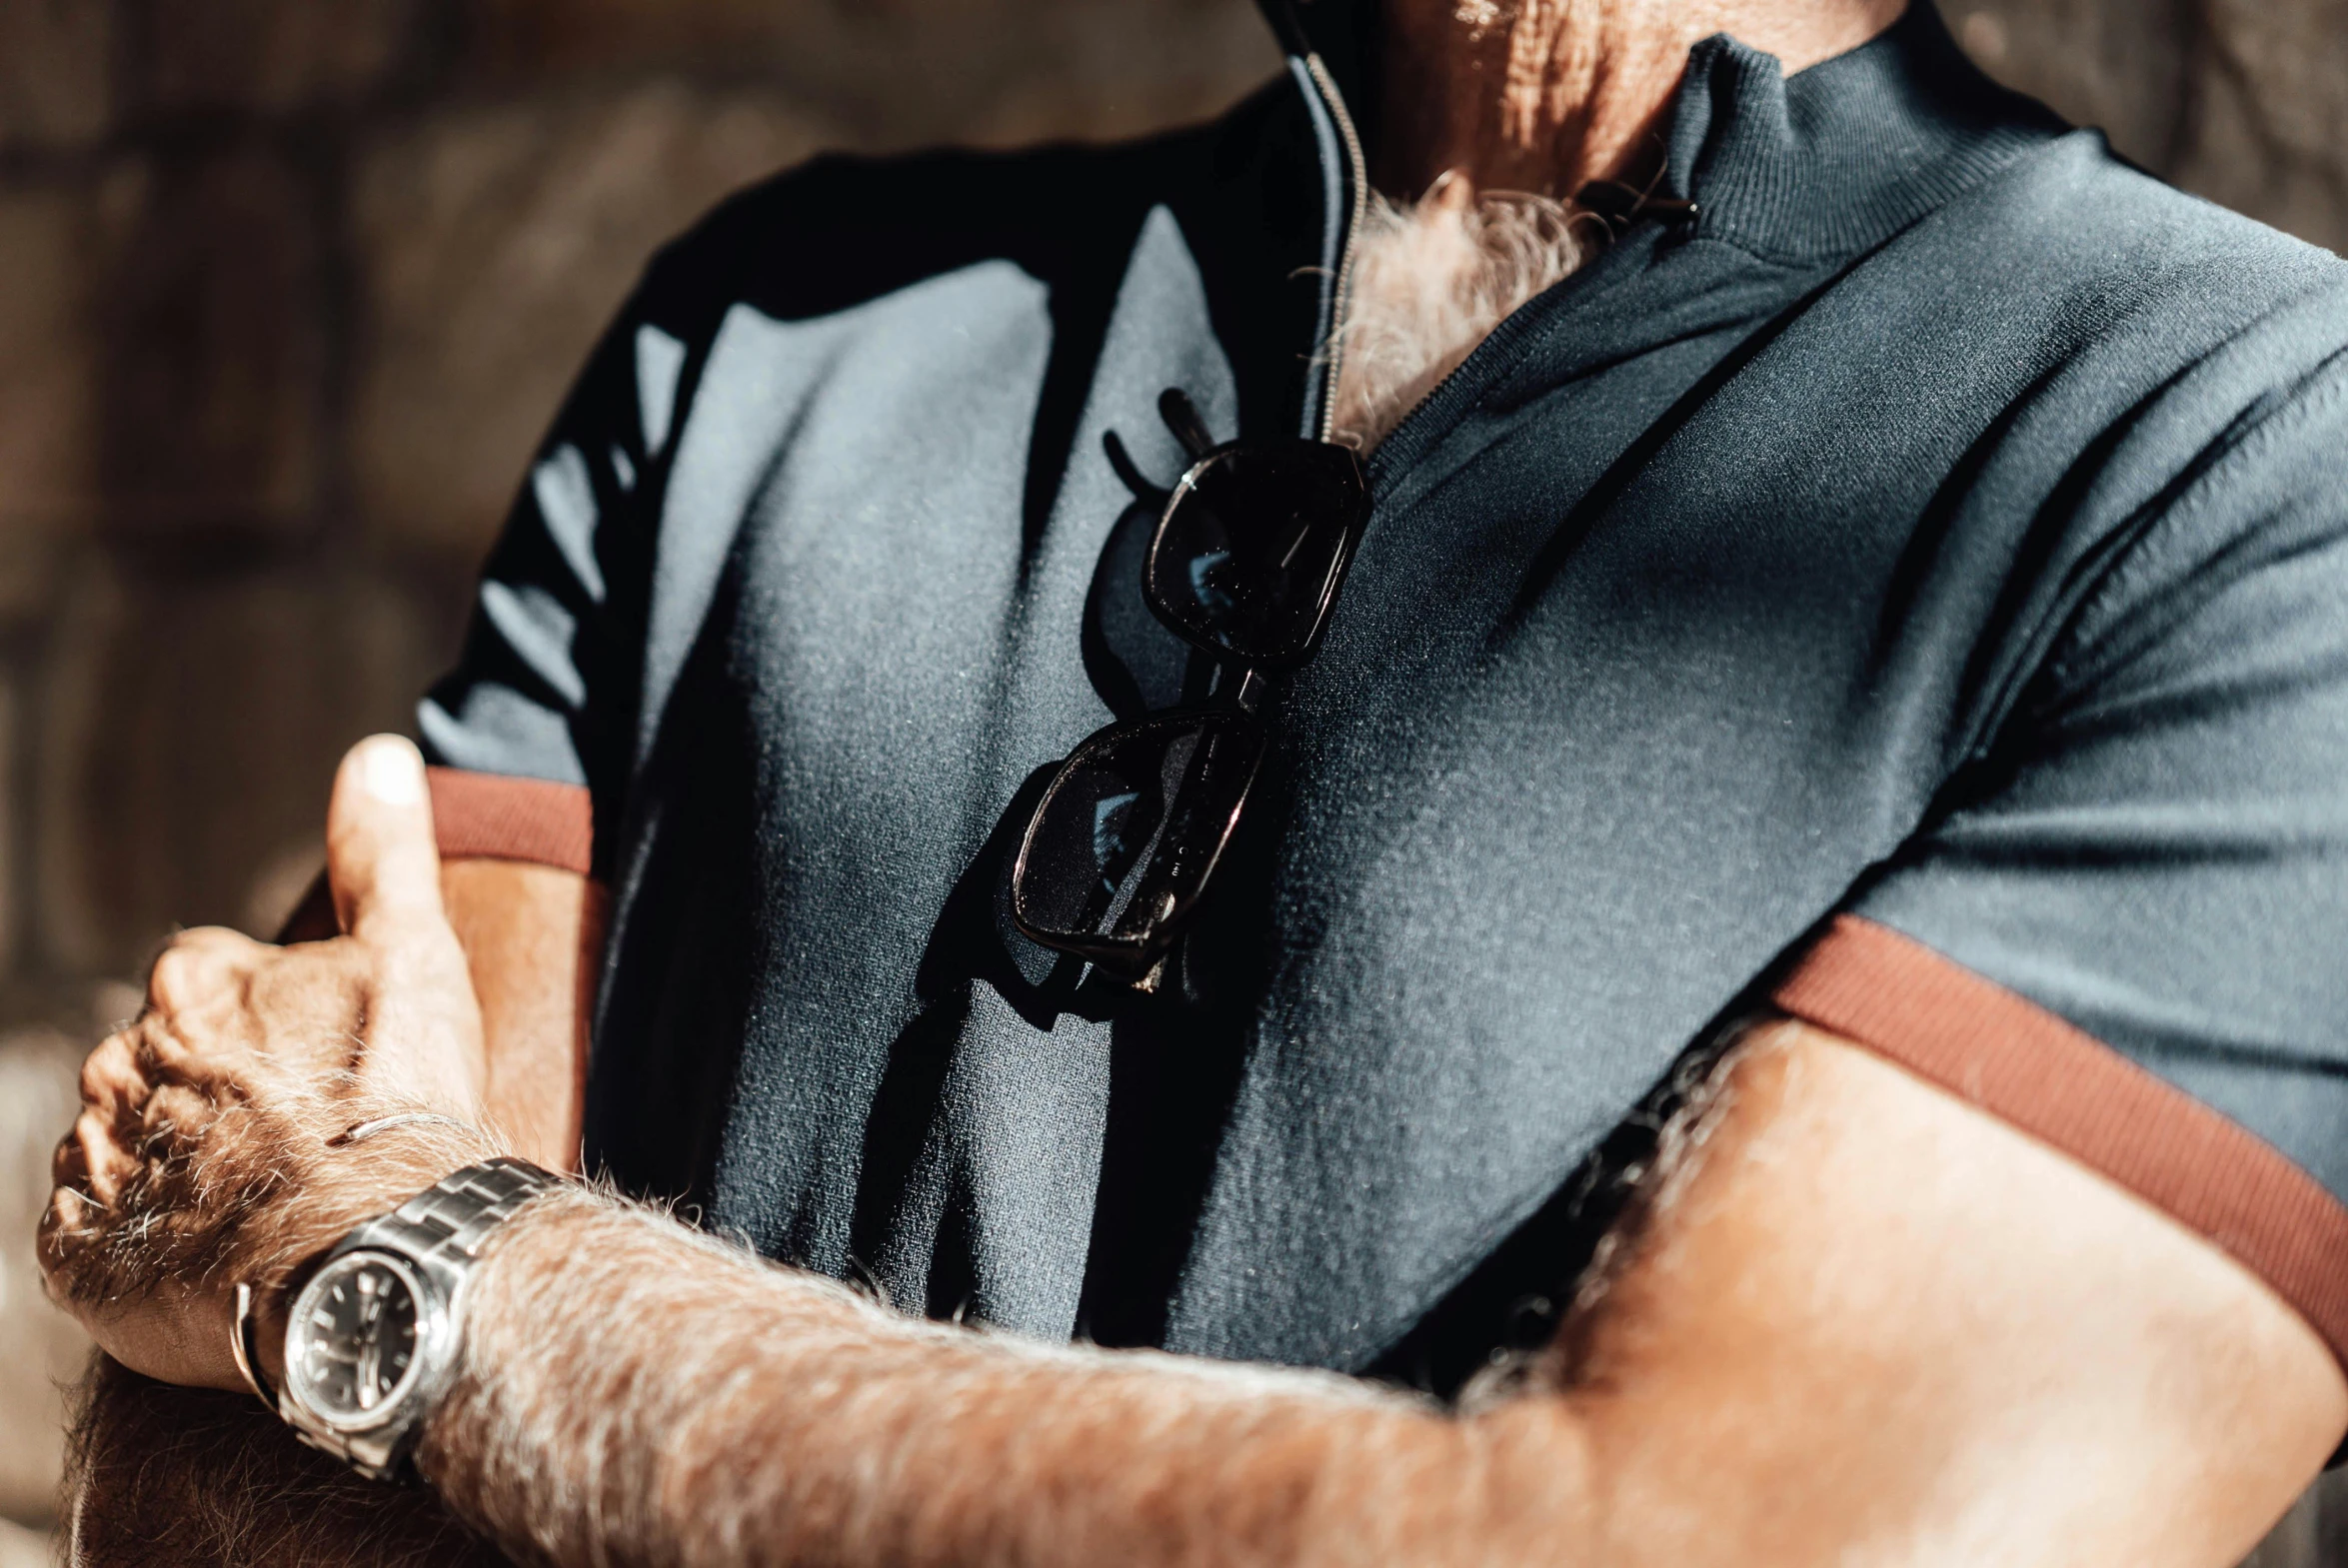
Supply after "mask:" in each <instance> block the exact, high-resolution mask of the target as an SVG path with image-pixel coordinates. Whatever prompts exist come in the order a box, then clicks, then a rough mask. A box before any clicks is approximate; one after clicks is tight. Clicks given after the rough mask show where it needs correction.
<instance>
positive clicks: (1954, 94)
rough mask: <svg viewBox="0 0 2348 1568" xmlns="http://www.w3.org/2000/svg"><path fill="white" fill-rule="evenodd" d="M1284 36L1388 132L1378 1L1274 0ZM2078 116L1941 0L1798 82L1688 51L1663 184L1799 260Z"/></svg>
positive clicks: (1909, 209)
mask: <svg viewBox="0 0 2348 1568" xmlns="http://www.w3.org/2000/svg"><path fill="white" fill-rule="evenodd" d="M1263 7H1264V11H1265V13H1266V15H1267V16H1268V17H1269V18H1270V20H1271V22H1272V25H1273V28H1274V30H1275V31H1276V32H1278V34H1279V36H1280V39H1281V41H1282V45H1283V47H1285V48H1287V49H1288V50H1289V52H1290V53H1292V54H1299V55H1300V54H1302V53H1305V52H1311V53H1315V54H1318V55H1319V56H1320V57H1321V59H1322V60H1323V61H1324V63H1325V64H1326V65H1327V66H1328V69H1329V73H1330V75H1331V77H1332V78H1333V79H1334V81H1335V82H1336V85H1337V87H1338V89H1339V91H1340V92H1342V93H1343V94H1344V96H1345V98H1346V100H1347V102H1348V104H1349V105H1350V106H1352V108H1353V109H1354V110H1355V111H1356V115H1357V118H1360V119H1362V120H1363V121H1364V122H1365V125H1364V129H1365V131H1366V133H1367V134H1368V135H1369V136H1371V137H1372V138H1374V135H1375V129H1374V123H1373V119H1374V116H1373V111H1374V108H1375V106H1374V104H1373V103H1372V102H1371V101H1370V100H1369V96H1368V94H1369V89H1370V85H1371V81H1370V78H1371V73H1370V71H1369V69H1368V66H1369V62H1370V59H1371V56H1372V54H1373V53H1374V41H1375V34H1376V6H1375V4H1374V3H1373V0H1263ZM2065 129H2066V127H2065V126H2064V125H2063V123H2062V122H2061V121H2060V120H2058V119H2056V118H2055V116H2054V115H2052V114H2051V113H2049V112H2048V111H2047V110H2046V109H2044V108H2042V107H2041V106H2039V105H2038V104H2036V103H2033V102H2031V101H2030V100H2029V99H2026V98H2023V97H2021V96H2019V95H2018V94H2014V93H2011V92H2008V91H2006V90H2005V89H2004V88H2001V87H1999V86H1997V85H1996V84H1995V83H1994V82H1992V81H1990V80H1989V79H1988V78H1987V77H1986V76H1983V75H1982V74H1981V72H1980V71H1979V70H1977V69H1976V68H1975V67H1974V66H1973V64H1972V62H1971V61H1969V60H1968V59H1966V58H1965V56H1964V53H1963V51H1961V50H1960V49H1958V48H1957V46H1956V43H1955V41H1954V40H1953V39H1951V38H1950V37H1949V34H1948V29H1947V28H1946V26H1944V25H1943V24H1942V22H1941V19H1940V13H1939V12H1938V11H1937V10H1936V9H1935V8H1934V6H1933V3H1932V0H1911V3H1910V5H1909V6H1908V9H1907V12H1906V14H1905V15H1904V16H1902V17H1901V18H1900V20H1899V21H1898V22H1896V23H1894V24H1893V25H1892V26H1891V28H1890V29H1888V30H1887V31H1885V32H1884V33H1882V34H1880V35H1878V36H1877V37H1875V38H1874V39H1872V40H1870V41H1869V42H1867V43H1865V44H1862V45H1861V46H1859V47H1858V48H1857V49H1854V50H1852V51H1850V52H1849V53H1847V54H1842V55H1838V56H1836V57H1835V58H1834V59H1831V60H1827V61H1825V62H1823V63H1821V64H1818V65H1814V66H1812V67H1810V68H1809V69H1807V70H1805V71H1801V72H1798V73H1796V74H1795V75H1794V76H1792V77H1791V78H1788V77H1786V76H1785V75H1784V74H1783V72H1782V71H1781V69H1780V67H1779V65H1778V62H1777V60H1776V58H1775V57H1774V56H1771V55H1765V54H1762V53H1761V52H1760V51H1758V50H1756V49H1752V48H1749V47H1748V46H1746V45H1744V44H1741V43H1739V42H1737V41H1736V40H1735V39H1734V38H1732V37H1730V36H1728V35H1726V34H1720V35H1717V36H1714V37H1712V38H1708V39H1706V40H1704V41H1703V42H1702V43H1699V44H1697V45H1696V46H1695V48H1694V49H1693V50H1692V51H1690V53H1689V56H1688V66H1687V74H1686V75H1685V76H1684V77H1683V78H1682V79H1681V82H1680V87H1679V94H1678V99H1677V103H1676V106H1675V109H1674V112H1673V115H1672V118H1671V125H1670V133H1669V134H1670V140H1669V145H1668V149H1667V162H1666V167H1665V172H1664V176H1663V189H1662V191H1661V193H1660V194H1664V195H1669V196H1673V197H1676V198H1679V199H1681V200H1689V201H1694V202H1695V203H1696V204H1697V205H1698V207H1699V209H1700V213H1701V216H1700V217H1699V218H1698V220H1697V232H1698V233H1699V234H1700V235H1702V236H1704V237H1706V238H1710V239H1717V240H1723V241H1726V242H1728V243H1730V244H1733V245H1737V246H1740V247H1742V248H1744V249H1746V250H1749V251H1752V252H1754V253H1756V254H1759V255H1763V256H1767V257H1770V258H1772V259H1777V260H1784V261H1790V262H1801V261H1811V260H1819V259H1824V258H1828V257H1833V256H1838V255H1847V254H1849V253H1851V252H1853V251H1857V250H1862V249H1864V248H1866V247H1867V246H1870V245H1872V244H1874V243H1876V242H1877V241H1879V240H1881V239H1883V238H1885V237H1886V236H1888V235H1890V234H1892V233H1895V232H1897V231H1898V230H1899V229H1900V228H1902V227H1904V226H1905V225H1907V224H1909V223H1912V222H1914V221H1915V220H1916V219H1917V218H1919V217H1921V216H1923V215H1924V214H1925V213H1927V212H1930V211H1931V210H1932V209H1933V208H1935V207H1937V206H1939V205H1940V204H1942V203H1943V202H1945V201H1947V200H1948V199H1949V198H1950V197H1952V196H1954V195H1955V194H1956V193H1957V192H1959V191H1961V190H1964V189H1966V188H1967V187H1969V186H1971V185H1973V184H1975V183H1977V182H1978V181H1979V180H1981V179H1983V178H1984V177H1986V176H1987V175H1989V174H1990V173H1992V172H1994V171H1995V170H1997V169H1999V168H2001V167H2003V166H2004V165H2005V164H2007V163H2008V162H2010V161H2011V160H2012V159H2013V158H2014V157H2016V156H2017V155H2018V154H2020V153H2022V152H2025V151H2027V150H2029V149H2030V148H2032V147H2035V146H2039V145H2041V144H2043V143H2044V142H2045V141H2046V140H2047V139H2048V138H2049V137H2051V136H2055V135H2059V134H2060V133H2061V132H2062V131H2063V130H2065Z"/></svg>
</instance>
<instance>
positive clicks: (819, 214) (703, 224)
mask: <svg viewBox="0 0 2348 1568" xmlns="http://www.w3.org/2000/svg"><path fill="white" fill-rule="evenodd" d="M1253 104H1254V101H1253V100H1250V103H1249V104H1247V105H1242V106H1241V108H1240V109H1239V110H1237V111H1234V113H1233V115H1232V116H1230V117H1226V119H1225V120H1223V121H1220V122H1216V123H1214V124H1210V125H1204V126H1196V127H1188V128H1184V129H1180V130H1176V131H1173V132H1169V133H1165V134H1161V135H1157V136H1152V137H1149V138H1145V139H1139V140H1133V141H1127V142H1119V143H1109V144H1079V143H1062V144H1054V145H1046V146H1039V147H1031V148H1022V149H1016V150H1008V151H988V150H974V149H963V148H942V149H933V150H925V151H919V152H913V153H906V154H899V155H894V156H885V157H873V156H860V155H853V154H846V153H836V154H827V155H824V156H821V157H818V158H816V159H814V160H812V161H810V162H808V163H805V164H802V165H800V166H798V167H796V168H793V169H789V170H785V171H783V172H781V173H779V174H777V175H775V176H773V177H771V178H769V179H767V180H764V181H761V182H760V183H758V184H756V185H753V186H750V187H748V188H747V189H744V190H742V191H740V192H738V193H736V194H735V195H733V196H731V197H729V198H728V199H727V200H725V201H724V202H722V203H721V204H719V205H718V206H717V207H716V208H715V209H713V210H712V211H711V212H710V213H709V214H708V215H707V216H705V217H704V218H703V219H702V220H701V221H700V222H699V223H697V224H695V225H694V226H693V227H692V228H691V229H689V230H688V231H687V232H686V233H684V234H683V235H681V236H679V237H678V238H677V239H676V240H674V241H672V242H671V243H670V244H668V245H667V246H665V247H664V248H663V249H662V250H661V251H660V252H659V253H658V254H657V255H656V256H655V257H654V258H653V260H652V263H651V265H650V266H649V267H648V268H647V269H646V273H645V276H644V281H643V283H642V285H641V286H640V288H639V291H638V298H637V301H636V308H637V311H638V312H639V314H640V315H641V316H642V318H643V319H646V320H649V321H653V322H656V323H658V324H660V325H661V326H662V328H663V329H664V330H666V331H668V332H670V333H672V334H673V335H675V336H678V337H681V338H684V339H686V340H687V341H689V342H690V341H692V340H693V339H694V338H695V337H701V336H706V335H707V333H709V332H711V331H714V330H715V328H716V326H717V324H718V322H719V320H720V319H722V318H723V316H724V315H725V313H726V312H727V311H728V310H730V309H731V308H733V307H734V306H736V305H748V306H750V307H752V308H753V309H756V310H757V311H759V312H760V313H761V314H763V315H766V316H768V317H771V318H774V319H777V320H806V319H810V318H814V317H819V316H825V315H830V314H833V313H835V312H839V311H844V310H848V309H851V308H853V307H855V306H857V305H861V304H865V303H867V302H870V301H872V300H875V299H878V298H880V297H882V296H885V295H888V294H893V293H896V292H898V291H901V290H904V289H907V288H911V287H913V286H914V285H916V284H919V283H921V282H923V281H925V280H928V279H931V278H935V277H939V276H942V275H944V274H947V273H951V272H956V271H959V270H962V269H965V268H969V267H974V266H977V265H980V264H982V263H985V262H991V261H1007V262H1010V263H1012V264H1013V265H1015V266H1018V267H1019V268H1021V269H1022V270H1023V271H1025V272H1027V273H1029V274H1031V275H1032V276H1034V277H1036V278H1037V279H1039V280H1040V281H1042V282H1045V283H1047V284H1050V283H1052V282H1054V281H1056V280H1057V279H1058V278H1060V277H1061V276H1063V275H1065V274H1066V273H1068V272H1069V271H1070V270H1071V269H1072V268H1074V267H1077V266H1079V265H1081V264H1082V262H1083V261H1084V260H1085V259H1086V258H1089V257H1091V256H1093V255H1095V254H1097V253H1099V252H1101V251H1102V250H1103V249H1104V248H1105V247H1115V246H1116V245H1117V244H1118V243H1119V240H1120V237H1122V238H1123V240H1125V241H1128V242H1130V240H1131V237H1132V230H1133V228H1134V226H1135V225H1136V224H1138V223H1139V221H1140V219H1141V217H1142V215H1143V214H1145V213H1147V212H1148V211H1149V209H1150V208H1151V206H1153V205H1154V204H1157V203H1159V202H1163V201H1168V200H1171V199H1174V198H1173V193H1174V192H1175V191H1176V190H1178V189H1179V188H1181V187H1182V186H1184V185H1185V184H1186V183H1188V182H1190V181H1192V180H1194V178H1195V176H1196V172H1197V170H1198V169H1199V168H1200V167H1201V165H1202V163H1203V161H1204V160H1206V159H1209V158H1211V156H1212V148H1213V146H1214V144H1215V143H1216V142H1217V141H1218V140H1219V139H1221V138H1223V137H1226V136H1228V135H1229V134H1231V130H1232V121H1233V120H1235V119H1237V118H1239V117H1241V116H1243V115H1245V114H1246V113H1248V112H1249V110H1250V109H1251V108H1252V107H1253Z"/></svg>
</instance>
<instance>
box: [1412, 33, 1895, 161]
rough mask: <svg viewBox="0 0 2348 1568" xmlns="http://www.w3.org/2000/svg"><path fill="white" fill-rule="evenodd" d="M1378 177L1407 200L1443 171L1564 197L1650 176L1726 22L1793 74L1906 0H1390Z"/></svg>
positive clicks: (1854, 43)
mask: <svg viewBox="0 0 2348 1568" xmlns="http://www.w3.org/2000/svg"><path fill="white" fill-rule="evenodd" d="M1382 4H1383V6H1384V13H1383V21H1384V38H1385V43H1384V59H1383V61H1382V64H1381V70H1382V73H1383V89H1384V91H1383V99H1382V107H1381V112H1380V115H1379V138H1378V141H1379V152H1378V167H1377V168H1376V170H1375V171H1374V175H1375V179H1376V183H1377V186H1378V188H1379V189H1380V190H1382V191H1384V192H1385V193H1386V194H1387V195H1389V196H1391V197H1393V198H1395V199H1397V200H1402V201H1408V200H1410V199H1412V198H1414V197H1416V196H1418V195H1419V194H1420V193H1421V192H1423V191H1425V190H1426V189H1428V188H1429V187H1430V186H1431V185H1433V184H1434V182H1435V181H1436V180H1438V179H1440V178H1442V177H1443V176H1444V175H1446V174H1454V175H1458V176H1462V177H1464V179H1465V180H1466V181H1467V183H1468V186H1469V188H1470V189H1473V190H1477V191H1523V192H1528V193H1531V194H1535V195H1543V196H1557V197H1570V196H1571V195H1572V194H1573V193H1574V192H1575V191H1578V190H1579V189H1581V187H1582V186H1583V185H1584V184H1586V183H1587V182H1589V181H1591V180H1600V179H1613V180H1632V181H1636V180H1639V179H1642V178H1643V177H1644V176H1645V175H1646V173H1647V172H1648V170H1649V169H1650V168H1651V167H1652V165H1653V164H1654V163H1655V161H1656V160H1657V158H1658V157H1659V153H1660V143H1659V140H1658V138H1657V136H1656V134H1655V132H1656V128H1657V123H1658V122H1659V121H1660V119H1661V118H1662V116H1663V114H1664V113H1665V111H1666V110H1667V109H1668V108H1669V106H1670V102H1671V95H1672V93H1673V91H1674V90H1675V89H1676V88H1677V87H1678V85H1679V78H1680V73H1681V71H1682V70H1683V69H1684V68H1685V66H1686V63H1687V52H1688V50H1689V49H1690V48H1691V47H1692V46H1694V45H1695V44H1696V43H1697V42H1698V41H1699V40H1701V39H1704V38H1708V37H1710V36H1711V35H1712V34H1714V33H1723V32H1725V33H1731V34H1733V35H1735V36H1736V37H1737V38H1738V39H1740V40H1741V41H1743V42H1744V43H1746V44H1749V45H1751V46H1752V47H1753V48H1755V49H1759V50H1761V51H1763V52H1764V53H1768V54H1773V55H1775V56H1776V57H1777V58H1778V60H1779V61H1781V62H1782V63H1783V65H1784V67H1785V70H1786V72H1787V74H1789V75H1790V74H1791V73H1793V72H1795V71H1798V70H1801V69H1802V68H1804V67H1805V66H1810V65H1815V64H1817V63H1818V62H1819V61H1821V60H1826V59H1831V58H1832V57H1833V56H1835V55H1838V54H1841V53H1843V52H1844V51H1846V50H1849V49H1854V48H1856V47H1858V46H1859V45H1860V44H1862V43H1864V42H1866V41H1867V40H1868V39H1869V38H1872V37H1874V36H1875V35H1876V34H1877V33H1879V32H1881V31H1883V29H1885V28H1886V27H1889V26H1890V25H1891V24H1892V23H1893V22H1894V21H1896V20H1897V19H1898V17H1899V15H1900V13H1901V12H1902V11H1903V10H1905V9H1906V0H1382Z"/></svg>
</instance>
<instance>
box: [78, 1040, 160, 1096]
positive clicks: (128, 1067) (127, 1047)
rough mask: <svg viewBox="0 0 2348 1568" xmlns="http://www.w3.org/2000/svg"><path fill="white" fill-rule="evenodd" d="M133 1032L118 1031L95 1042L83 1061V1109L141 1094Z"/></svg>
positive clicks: (141, 1086)
mask: <svg viewBox="0 0 2348 1568" xmlns="http://www.w3.org/2000/svg"><path fill="white" fill-rule="evenodd" d="M135 1033H136V1031H133V1030H130V1029H123V1030H118V1031H117V1032H115V1033H113V1034H109V1035H108V1036H107V1037H106V1038H105V1039H103V1040H101V1041H99V1042H98V1048H97V1049H95V1050H93V1051H91V1052H90V1054H89V1055H88V1056H86V1057H84V1058H83V1060H82V1072H81V1095H82V1102H83V1103H84V1104H86V1105H98V1104H103V1103H108V1102H111V1101H113V1100H115V1099H119V1098H124V1097H128V1096H132V1095H136V1094H140V1093H143V1092H144V1091H145V1089H146V1081H145V1079H144V1078H143V1076H142V1075H141V1074H140V1072H139V1069H138V1065H137V1046H136V1043H135Z"/></svg>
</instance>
